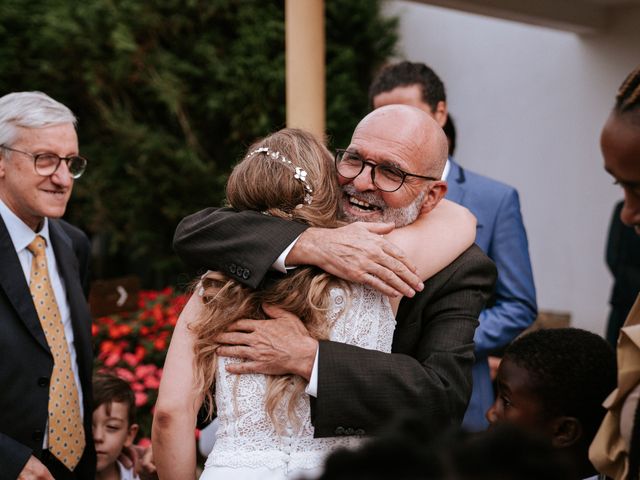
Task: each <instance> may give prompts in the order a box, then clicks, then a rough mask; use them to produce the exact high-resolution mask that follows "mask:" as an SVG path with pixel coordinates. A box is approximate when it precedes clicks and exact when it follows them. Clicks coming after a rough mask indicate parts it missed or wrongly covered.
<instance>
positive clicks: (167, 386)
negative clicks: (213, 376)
mask: <svg viewBox="0 0 640 480" xmlns="http://www.w3.org/2000/svg"><path fill="white" fill-rule="evenodd" d="M202 306H203V304H202V298H201V297H200V296H199V295H198V294H197V293H196V294H193V295H192V296H191V298H190V299H189V301H188V302H187V304H186V305H185V307H184V309H183V310H182V313H181V314H180V317H179V318H178V322H177V323H176V327H175V329H174V331H173V336H172V337H171V343H170V345H169V350H168V352H167V358H166V360H165V363H164V369H163V372H162V380H161V381H160V389H159V392H158V400H157V401H156V406H155V413H154V415H153V427H152V431H151V439H152V445H153V457H154V460H155V463H156V467H157V469H158V477H159V479H160V480H165V479H176V480H184V479H195V478H196V439H195V427H196V418H197V414H198V409H199V408H200V406H201V405H202V396H201V395H198V394H197V392H196V389H195V380H194V375H193V356H194V353H193V335H192V333H191V332H190V331H189V328H188V326H189V324H190V323H191V322H192V321H193V320H195V319H196V318H197V316H198V314H199V312H200V310H201V309H202Z"/></svg>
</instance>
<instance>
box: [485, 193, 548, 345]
mask: <svg viewBox="0 0 640 480" xmlns="http://www.w3.org/2000/svg"><path fill="white" fill-rule="evenodd" d="M488 255H489V257H491V258H492V259H493V261H494V262H495V264H496V267H497V269H498V280H497V282H496V291H495V297H494V303H493V305H491V306H490V307H489V308H487V309H485V310H483V311H482V313H481V314H480V325H479V326H478V328H477V330H476V333H475V336H474V341H475V344H476V350H475V353H476V356H478V357H483V356H487V355H489V354H491V352H493V351H496V350H500V349H502V348H503V347H505V346H506V345H508V344H509V342H511V341H512V340H513V339H514V338H516V337H517V336H518V335H519V334H520V333H521V332H522V331H524V330H525V329H526V328H527V327H529V326H530V325H531V324H532V323H533V322H534V320H535V319H536V315H537V313H538V307H537V305H536V290H535V286H534V283H533V273H532V270H531V261H530V259H529V245H528V242H527V234H526V231H525V228H524V223H523V221H522V214H521V213H520V200H519V199H518V193H517V191H516V190H510V191H509V193H508V194H507V195H505V196H504V197H503V199H502V202H501V203H500V206H499V207H498V212H497V213H496V221H495V224H494V232H493V235H492V241H491V245H490V247H489V251H488Z"/></svg>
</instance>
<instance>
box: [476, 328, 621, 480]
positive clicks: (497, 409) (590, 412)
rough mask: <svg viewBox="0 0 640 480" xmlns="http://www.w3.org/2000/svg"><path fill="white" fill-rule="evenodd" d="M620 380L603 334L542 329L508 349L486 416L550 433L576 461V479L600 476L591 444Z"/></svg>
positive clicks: (491, 420) (493, 422) (493, 421)
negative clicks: (594, 464) (592, 462)
mask: <svg viewBox="0 0 640 480" xmlns="http://www.w3.org/2000/svg"><path fill="white" fill-rule="evenodd" d="M615 384H616V363H615V353H614V351H613V349H612V347H611V346H610V345H609V344H608V343H607V342H606V340H604V338H602V337H600V336H598V335H596V334H594V333H591V332H588V331H586V330H581V329H577V328H560V329H543V330H537V331H534V332H531V333H528V334H525V335H523V336H522V337H520V338H517V339H516V340H514V341H513V342H512V343H511V345H509V347H507V349H506V350H505V353H504V356H503V359H502V361H501V363H500V367H499V368H498V374H497V377H496V390H497V392H496V401H495V402H494V404H493V405H492V406H491V408H490V409H489V410H488V411H487V413H486V417H487V420H489V423H490V428H491V427H493V426H494V425H497V424H500V423H511V424H514V425H518V426H520V427H524V428H526V429H528V430H530V431H532V432H537V433H539V434H542V435H544V436H546V437H548V438H549V439H550V440H551V443H552V445H553V446H554V447H555V448H557V449H559V450H560V451H561V453H562V454H563V455H564V456H565V457H566V459H567V461H568V462H570V464H571V465H572V469H573V475H572V477H571V478H573V479H576V480H578V479H587V478H592V477H594V478H597V477H596V475H597V472H596V470H595V468H594V466H593V465H592V464H591V462H590V461H589V456H588V451H589V445H590V443H591V441H592V440H593V437H594V436H595V434H596V431H597V429H598V427H599V425H600V423H601V422H602V419H603V417H604V415H605V412H606V411H605V409H604V408H603V407H602V402H603V401H604V399H605V398H606V397H607V396H608V395H609V393H610V392H611V390H612V389H613V388H614V387H615Z"/></svg>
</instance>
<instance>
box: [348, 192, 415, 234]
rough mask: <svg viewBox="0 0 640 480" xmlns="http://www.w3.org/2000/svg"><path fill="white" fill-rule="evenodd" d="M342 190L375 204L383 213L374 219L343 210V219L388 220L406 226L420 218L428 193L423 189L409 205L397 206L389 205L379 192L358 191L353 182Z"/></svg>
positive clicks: (362, 220) (399, 225) (360, 220)
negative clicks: (380, 216)
mask: <svg viewBox="0 0 640 480" xmlns="http://www.w3.org/2000/svg"><path fill="white" fill-rule="evenodd" d="M342 191H343V192H344V193H346V194H347V195H352V196H354V197H357V198H359V199H360V200H363V201H365V202H367V203H369V204H371V205H375V206H376V207H378V208H380V210H381V213H382V218H380V219H376V220H373V219H370V218H369V217H362V218H361V217H360V216H358V215H352V214H351V213H350V212H342V218H343V220H346V221H347V222H349V223H353V222H373V221H375V222H387V223H393V224H395V226H396V227H404V226H406V225H410V224H412V223H413V222H414V221H415V220H416V218H418V215H420V210H421V209H422V202H423V201H424V197H425V194H426V192H425V191H422V192H420V193H419V194H418V196H417V197H416V198H415V199H414V200H413V202H411V203H410V204H409V205H407V206H404V207H398V208H396V207H389V206H387V204H386V203H385V201H384V200H383V199H382V197H381V196H380V195H379V194H377V193H373V192H361V193H358V192H357V191H356V189H355V187H354V186H353V185H352V184H347V185H343V186H342Z"/></svg>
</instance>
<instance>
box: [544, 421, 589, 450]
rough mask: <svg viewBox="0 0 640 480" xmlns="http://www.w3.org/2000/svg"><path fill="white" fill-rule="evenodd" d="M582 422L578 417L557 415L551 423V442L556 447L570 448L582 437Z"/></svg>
mask: <svg viewBox="0 0 640 480" xmlns="http://www.w3.org/2000/svg"><path fill="white" fill-rule="evenodd" d="M582 434H583V431H582V424H581V423H580V420H578V419H577V418H576V417H569V416H564V417H557V418H556V419H555V420H554V421H553V422H552V424H551V435H552V436H551V443H552V445H553V446H554V447H555V448H568V447H571V446H573V445H575V444H576V443H577V442H579V441H580V439H581V438H582Z"/></svg>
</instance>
